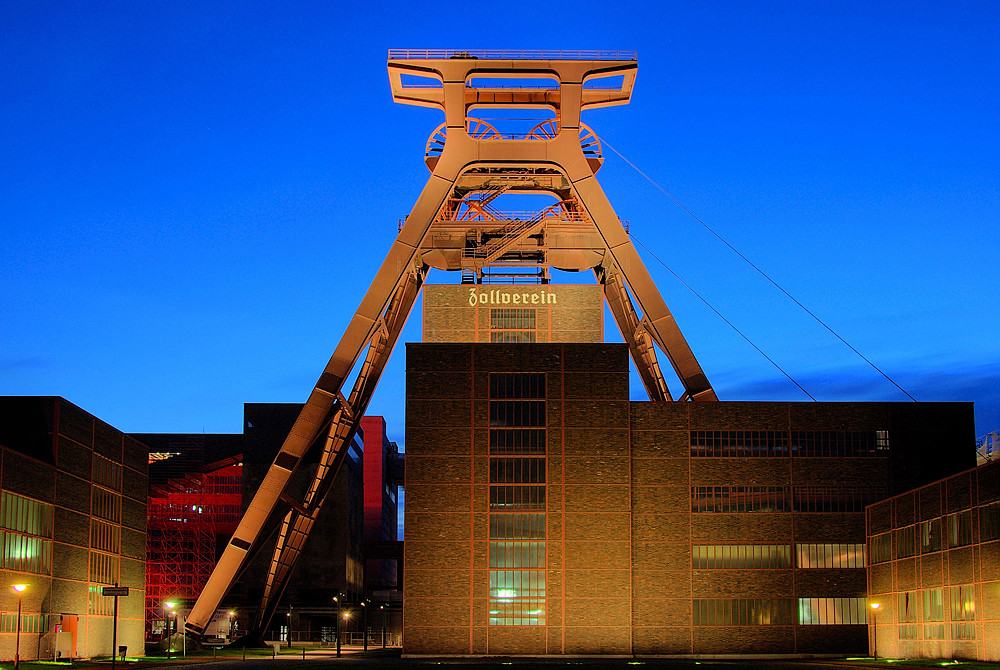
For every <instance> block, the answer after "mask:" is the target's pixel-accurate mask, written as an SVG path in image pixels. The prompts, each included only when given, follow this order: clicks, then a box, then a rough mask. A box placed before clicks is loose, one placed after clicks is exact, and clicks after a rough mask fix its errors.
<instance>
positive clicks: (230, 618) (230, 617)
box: [229, 612, 236, 641]
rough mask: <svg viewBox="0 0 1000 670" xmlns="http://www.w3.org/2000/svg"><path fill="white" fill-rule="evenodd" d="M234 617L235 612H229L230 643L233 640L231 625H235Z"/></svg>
mask: <svg viewBox="0 0 1000 670" xmlns="http://www.w3.org/2000/svg"><path fill="white" fill-rule="evenodd" d="M235 616H236V612H230V613H229V640H230V641H232V639H233V624H234V623H236V620H235V619H234V617H235Z"/></svg>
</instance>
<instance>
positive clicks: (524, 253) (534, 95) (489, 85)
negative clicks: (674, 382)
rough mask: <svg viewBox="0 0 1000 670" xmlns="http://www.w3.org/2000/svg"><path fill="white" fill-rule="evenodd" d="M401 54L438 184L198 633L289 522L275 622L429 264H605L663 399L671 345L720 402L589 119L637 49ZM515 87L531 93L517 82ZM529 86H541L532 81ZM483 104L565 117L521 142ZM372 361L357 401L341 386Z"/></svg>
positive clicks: (231, 558) (626, 329)
mask: <svg viewBox="0 0 1000 670" xmlns="http://www.w3.org/2000/svg"><path fill="white" fill-rule="evenodd" d="M393 54H395V55H397V56H400V57H396V58H393V57H390V60H389V63H388V67H389V78H390V82H391V85H392V91H393V97H394V99H395V100H396V101H397V102H401V103H404V104H412V105H419V106H427V107H434V108H438V109H441V110H443V111H444V113H445V123H444V124H443V125H442V126H440V127H439V128H437V129H436V130H435V131H434V132H433V133H432V134H431V137H430V139H429V140H428V143H427V148H426V152H425V161H426V163H427V166H428V168H429V169H430V170H431V176H430V178H429V179H428V181H427V184H426V185H425V186H424V189H423V192H422V193H421V194H420V197H419V198H418V199H417V202H416V204H415V205H414V207H413V210H412V211H411V213H410V215H409V216H408V217H407V218H406V220H405V223H404V225H403V226H402V227H401V229H400V231H399V234H398V236H397V238H396V240H395V242H393V244H392V246H391V247H390V249H389V252H388V254H387V256H386V259H385V261H384V262H383V263H382V266H381V267H380V268H379V270H378V272H377V273H376V275H375V278H374V280H373V281H372V284H371V286H370V287H369V289H368V291H367V293H366V294H365V296H364V298H363V299H362V301H361V305H360V306H359V308H358V310H357V312H356V313H355V314H354V316H353V317H352V318H351V321H350V323H349V325H348V327H347V330H346V332H345V333H344V336H343V337H342V338H341V340H340V343H339V344H338V345H337V348H336V349H335V351H334V353H333V356H332V357H331V359H330V362H329V363H328V364H327V366H326V369H325V370H324V371H323V374H322V375H321V376H320V378H319V381H318V382H317V383H316V386H315V388H314V389H313V391H312V393H311V394H310V396H309V399H308V400H307V402H306V404H305V405H304V406H303V408H302V411H301V413H300V415H299V417H298V419H297V420H296V422H295V424H294V426H293V428H292V430H291V432H290V433H289V435H288V437H287V438H286V439H285V442H284V444H282V446H281V450H280V451H279V452H278V455H277V457H276V458H275V460H274V463H273V464H272V466H271V467H270V469H269V471H268V473H267V475H266V476H265V478H264V481H263V482H262V484H261V486H260V488H259V489H258V491H257V493H256V495H255V496H254V498H253V500H252V501H251V503H250V505H249V507H248V508H247V510H246V512H245V513H244V516H243V518H242V520H241V521H240V524H239V526H238V527H237V529H236V531H235V533H234V534H233V538H232V540H231V541H230V542H229V544H228V545H227V546H226V549H225V551H224V553H223V555H222V558H221V559H220V560H219V563H218V565H217V566H216V568H215V570H214V572H213V573H212V576H211V577H210V578H209V580H208V583H207V585H206V586H205V589H204V591H203V592H202V594H201V596H200V597H199V599H198V602H197V603H196V604H195V606H194V609H193V610H192V611H191V613H190V615H189V617H188V621H187V628H188V630H189V631H191V632H193V633H197V634H200V633H202V632H203V631H204V630H205V626H206V625H207V623H208V622H209V621H210V619H211V616H212V614H213V612H214V611H215V609H216V607H217V606H218V603H219V602H220V601H221V599H222V598H223V596H224V595H225V593H226V592H227V591H228V590H229V588H230V586H231V585H232V583H233V581H234V580H235V578H236V576H237V574H238V573H239V572H240V570H241V568H242V566H244V565H245V563H246V562H247V561H248V560H249V557H250V556H251V555H252V554H253V553H254V552H255V551H256V550H258V549H260V548H261V545H262V544H263V543H264V541H265V538H266V537H267V536H268V535H269V533H267V532H266V529H268V528H269V527H273V525H269V520H270V522H271V524H273V522H274V521H275V520H278V521H277V525H278V532H277V541H276V543H275V547H274V550H273V552H272V556H271V563H270V568H269V570H268V574H267V578H266V582H265V585H264V595H263V598H262V601H261V607H260V608H259V611H258V615H257V618H256V620H255V622H254V624H253V626H252V627H251V634H254V633H257V634H259V633H261V632H262V631H263V630H264V629H265V628H266V626H267V624H268V623H269V621H270V619H271V617H272V615H273V614H274V611H275V609H276V607H277V605H278V602H279V600H280V598H281V595H282V593H283V591H284V589H285V586H286V585H287V584H288V580H289V577H290V575H291V572H292V570H293V569H294V567H295V564H296V562H297V560H298V558H299V556H300V554H301V552H302V549H303V547H304V546H305V543H306V541H307V539H308V537H309V533H310V530H311V529H312V526H313V524H314V523H315V521H316V518H317V516H318V514H319V512H320V509H321V508H322V506H323V503H324V501H325V499H326V496H327V494H328V493H329V491H330V489H331V487H332V486H333V483H334V480H335V478H336V475H337V471H338V470H339V468H340V465H341V462H342V461H343V459H344V456H345V454H346V447H347V446H348V445H349V443H350V440H351V439H353V437H354V434H355V433H356V432H357V430H358V426H359V423H360V420H361V417H362V416H363V415H364V413H365V409H366V408H367V406H368V402H369V401H370V400H371V396H372V393H373V392H374V390H375V386H376V384H377V383H378V380H379V377H380V375H381V373H382V371H383V369H384V368H385V364H386V362H387V361H388V359H389V356H390V354H391V353H392V349H393V347H394V346H395V344H396V341H397V340H398V338H399V335H400V332H401V331H402V328H403V324H404V323H405V321H406V318H407V316H408V315H409V313H410V309H411V308H412V306H413V303H414V300H415V299H416V297H417V294H418V293H419V291H420V288H421V286H422V285H423V282H424V279H425V278H426V276H427V272H428V270H429V269H430V268H436V269H442V270H452V271H461V272H462V277H463V281H469V282H473V281H475V282H482V281H483V280H484V278H485V277H496V276H498V275H499V276H506V277H507V278H524V277H532V278H534V279H535V280H536V281H542V282H547V281H548V277H549V275H548V270H549V268H557V269H561V270H593V272H594V273H595V275H596V277H597V280H598V281H599V282H600V283H601V285H602V286H603V288H604V295H605V299H606V300H607V302H608V305H609V307H610V310H611V313H612V315H613V317H614V319H615V322H616V323H617V325H618V328H619V330H620V331H621V334H622V337H623V338H624V341H625V343H626V344H627V345H628V347H629V351H630V353H631V356H632V359H633V361H634V362H635V365H636V367H637V369H638V371H639V375H640V377H641V378H642V382H643V385H644V386H645V388H646V391H647V393H648V395H649V397H650V399H651V400H661V401H666V400H671V395H670V391H669V390H668V388H667V384H666V382H665V380H664V377H663V374H662V371H661V369H660V366H659V364H658V362H657V354H656V349H657V348H659V349H660V350H661V351H662V352H663V353H664V354H665V355H666V356H667V358H668V360H669V361H670V363H671V366H672V367H673V369H674V371H675V373H676V374H677V376H678V378H679V380H680V382H681V383H682V384H683V386H684V394H683V396H682V397H681V399H682V400H699V401H711V400H716V399H717V398H716V395H715V392H714V390H713V389H712V387H711V385H710V384H709V383H708V380H707V378H706V377H705V374H704V372H703V371H702V370H701V367H700V366H699V365H698V362H697V360H696V359H695V357H694V354H693V353H692V352H691V349H690V347H689V346H688V344H687V342H686V341H685V339H684V337H683V335H682V334H681V332H680V329H679V328H678V327H677V325H676V323H675V322H674V318H673V316H672V315H671V313H670V310H669V309H668V308H667V306H666V303H665V302H664V300H663V298H662V297H661V296H660V294H659V292H658V291H657V289H656V287H655V285H654V284H653V281H652V278H651V277H650V276H649V272H648V271H647V270H646V267H645V265H644V264H643V262H642V260H641V259H640V257H639V255H638V254H637V253H636V250H635V248H634V247H633V245H632V243H631V241H630V240H629V238H628V234H627V233H626V231H625V229H624V227H623V226H622V223H621V221H620V220H619V219H618V216H617V215H616V214H615V212H614V210H613V208H612V207H611V204H610V203H609V202H608V199H607V197H606V196H605V194H604V192H603V191H602V190H601V187H600V185H599V184H598V182H597V179H596V176H595V175H596V173H597V171H598V170H599V169H600V166H601V163H602V161H603V158H602V155H601V147H600V140H599V139H598V138H597V136H596V135H595V134H594V133H593V131H591V130H590V129H589V128H587V127H586V126H584V125H582V124H581V123H580V112H581V111H582V110H584V109H589V108H595V107H604V106H610V105H619V104H626V103H627V102H628V101H629V99H630V97H631V92H632V85H633V82H634V80H635V73H636V69H637V62H636V60H635V58H634V54H625V55H622V54H621V53H618V52H615V53H610V54H603V53H597V52H595V55H594V56H593V58H592V59H583V58H571V59H566V60H544V61H543V60H530V55H529V56H528V57H527V58H524V59H517V58H516V57H512V56H511V55H509V54H505V56H504V57H503V58H501V59H496V58H477V57H474V56H473V55H471V54H465V53H464V52H461V53H456V54H452V55H450V56H438V57H433V54H423V53H422V52H398V53H397V52H393ZM509 78H516V79H517V80H518V86H516V87H514V88H508V87H506V86H504V79H509ZM526 79H537V80H538V81H539V86H538V87H537V88H533V87H531V86H524V85H523V81H524V80H526ZM553 80H555V81H557V82H558V86H557V87H553V86H552V84H551V82H552V81H553ZM594 82H597V83H598V84H602V83H603V84H607V83H608V82H611V84H612V85H611V86H607V85H605V86H603V87H602V86H600V85H597V86H593V85H589V84H592V83H594ZM479 108H518V109H525V108H529V109H542V110H546V111H548V112H550V113H554V115H555V118H553V119H550V120H546V121H543V122H541V123H539V124H538V125H537V126H536V127H535V128H534V129H532V130H531V131H530V132H528V133H526V134H524V135H521V136H510V135H504V134H502V133H500V132H499V131H497V130H496V129H495V128H493V127H492V126H491V125H490V124H488V123H486V122H485V121H482V120H479V119H476V118H474V117H473V116H471V115H470V113H471V112H473V111H474V110H475V109H479ZM504 193H546V194H549V195H551V196H553V197H554V199H555V203H554V205H553V206H551V207H547V208H545V209H543V210H542V211H540V212H533V213H507V212H502V211H500V210H498V209H496V208H495V207H494V206H493V204H492V203H493V202H494V200H496V198H498V197H499V196H500V195H502V194H504ZM532 272H534V274H531V273H532ZM640 314H641V316H640ZM362 352H364V361H363V364H362V366H361V369H360V371H359V373H358V376H357V377H356V379H355V381H354V385H353V387H352V389H351V392H350V394H349V396H347V397H345V396H344V395H343V394H342V387H343V385H344V383H345V380H346V379H347V377H348V375H349V374H350V372H351V371H352V370H353V369H354V368H355V366H356V363H357V361H358V359H359V358H361V356H362ZM311 449H317V450H320V454H321V455H320V459H319V464H318V465H317V467H316V470H315V472H314V473H313V476H312V480H311V484H310V486H309V487H308V490H307V492H306V493H305V495H303V496H301V497H295V496H293V495H292V494H291V493H290V492H289V490H288V482H289V480H290V478H291V477H292V474H293V473H294V472H295V471H296V469H297V468H298V466H299V464H300V463H301V462H302V459H303V458H304V456H305V455H306V453H307V452H308V451H310V450H311Z"/></svg>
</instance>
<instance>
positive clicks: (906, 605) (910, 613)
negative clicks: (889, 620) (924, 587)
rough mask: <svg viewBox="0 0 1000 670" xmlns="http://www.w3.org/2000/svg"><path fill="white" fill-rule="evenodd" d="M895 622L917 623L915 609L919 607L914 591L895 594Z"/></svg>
mask: <svg viewBox="0 0 1000 670" xmlns="http://www.w3.org/2000/svg"><path fill="white" fill-rule="evenodd" d="M896 600H897V604H896V620H897V621H898V622H899V623H915V622H916V621H917V609H918V608H919V607H920V605H919V603H918V602H917V592H916V591H903V592H902V593H897V594H896Z"/></svg>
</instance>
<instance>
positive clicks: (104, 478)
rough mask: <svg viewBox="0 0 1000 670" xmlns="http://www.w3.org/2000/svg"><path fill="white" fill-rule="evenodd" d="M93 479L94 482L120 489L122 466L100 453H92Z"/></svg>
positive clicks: (116, 489)
mask: <svg viewBox="0 0 1000 670" xmlns="http://www.w3.org/2000/svg"><path fill="white" fill-rule="evenodd" d="M93 480H94V483H95V484H100V485H101V486H106V487H108V488H109V489H114V490H115V491H121V490H122V466H121V463H115V462H114V461H112V460H111V459H109V458H105V457H104V456H101V455H100V454H94V466H93Z"/></svg>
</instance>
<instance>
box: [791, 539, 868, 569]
mask: <svg viewBox="0 0 1000 670" xmlns="http://www.w3.org/2000/svg"><path fill="white" fill-rule="evenodd" d="M795 556H796V564H797V566H798V567H800V568H863V567H865V545H864V544H797V545H795Z"/></svg>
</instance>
